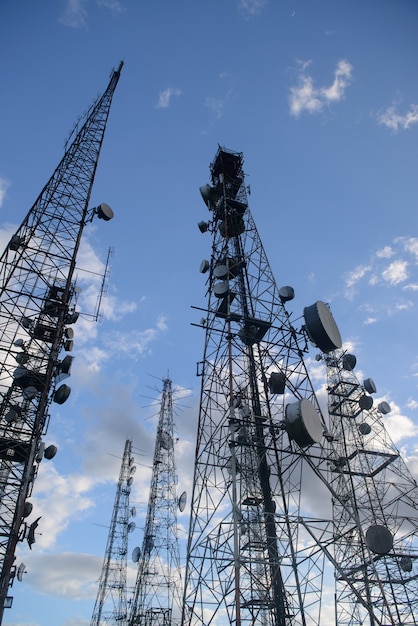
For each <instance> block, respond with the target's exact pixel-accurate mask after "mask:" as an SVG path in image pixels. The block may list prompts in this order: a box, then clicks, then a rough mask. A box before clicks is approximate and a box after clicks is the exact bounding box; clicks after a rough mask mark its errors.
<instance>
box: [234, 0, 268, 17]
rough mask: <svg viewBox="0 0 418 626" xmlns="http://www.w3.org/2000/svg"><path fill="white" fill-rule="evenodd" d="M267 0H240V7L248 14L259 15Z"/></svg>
mask: <svg viewBox="0 0 418 626" xmlns="http://www.w3.org/2000/svg"><path fill="white" fill-rule="evenodd" d="M266 5H267V0H239V3H238V9H239V10H240V11H241V12H242V13H244V14H245V15H247V16H253V15H259V14H260V13H261V11H262V10H263V8H264V7H265V6H266Z"/></svg>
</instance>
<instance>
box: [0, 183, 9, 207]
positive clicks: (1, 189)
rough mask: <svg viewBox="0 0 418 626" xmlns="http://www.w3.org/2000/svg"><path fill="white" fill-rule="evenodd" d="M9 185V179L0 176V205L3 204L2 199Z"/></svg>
mask: <svg viewBox="0 0 418 626" xmlns="http://www.w3.org/2000/svg"><path fill="white" fill-rule="evenodd" d="M9 187H10V183H9V181H8V180H6V178H0V207H1V206H3V201H4V198H5V195H6V193H7V190H8V188H9Z"/></svg>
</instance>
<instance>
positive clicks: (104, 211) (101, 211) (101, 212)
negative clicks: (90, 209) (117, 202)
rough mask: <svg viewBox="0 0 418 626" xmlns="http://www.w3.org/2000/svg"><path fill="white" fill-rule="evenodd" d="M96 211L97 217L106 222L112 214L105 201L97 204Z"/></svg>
mask: <svg viewBox="0 0 418 626" xmlns="http://www.w3.org/2000/svg"><path fill="white" fill-rule="evenodd" d="M96 213H97V217H98V218H99V219H101V220H104V221H105V222H108V221H109V220H111V219H112V218H113V216H114V213H113V211H112V209H111V208H110V206H109V205H108V204H106V203H105V202H102V204H99V206H98V207H97V209H96Z"/></svg>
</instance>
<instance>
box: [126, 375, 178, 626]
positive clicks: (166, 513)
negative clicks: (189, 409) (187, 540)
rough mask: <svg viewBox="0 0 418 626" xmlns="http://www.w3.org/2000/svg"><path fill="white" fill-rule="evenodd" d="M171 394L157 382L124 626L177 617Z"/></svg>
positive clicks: (169, 625)
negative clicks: (146, 490)
mask: <svg viewBox="0 0 418 626" xmlns="http://www.w3.org/2000/svg"><path fill="white" fill-rule="evenodd" d="M174 445H175V439H174V423H173V389H172V381H171V380H170V379H169V378H166V379H164V380H163V391H162V395H161V404H160V412H159V418H158V427H157V438H156V442H155V448H154V459H153V464H152V477H151V488H150V495H149V501H148V508H147V516H146V521H145V528H144V537H143V541H142V548H139V547H138V548H135V550H134V553H133V560H134V561H136V562H137V563H138V571H137V577H136V583H135V588H134V594H133V599H132V604H131V611H130V617H129V626H134V625H135V624H140V625H141V626H175V625H176V624H180V616H181V600H182V588H181V580H182V579H181V571H180V552H179V543H178V536H177V535H178V533H177V509H179V510H180V511H183V510H184V507H185V504H186V493H185V492H183V493H182V494H181V495H180V497H179V498H178V497H177V495H176V484H177V477H176V467H175V458H174Z"/></svg>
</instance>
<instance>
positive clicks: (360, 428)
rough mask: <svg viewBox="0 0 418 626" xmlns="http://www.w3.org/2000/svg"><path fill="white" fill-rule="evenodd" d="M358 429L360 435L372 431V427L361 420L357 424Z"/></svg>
mask: <svg viewBox="0 0 418 626" xmlns="http://www.w3.org/2000/svg"><path fill="white" fill-rule="evenodd" d="M358 431H359V433H360V435H370V433H371V432H372V427H371V426H370V424H368V423H367V422H362V423H361V424H359V426H358Z"/></svg>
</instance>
